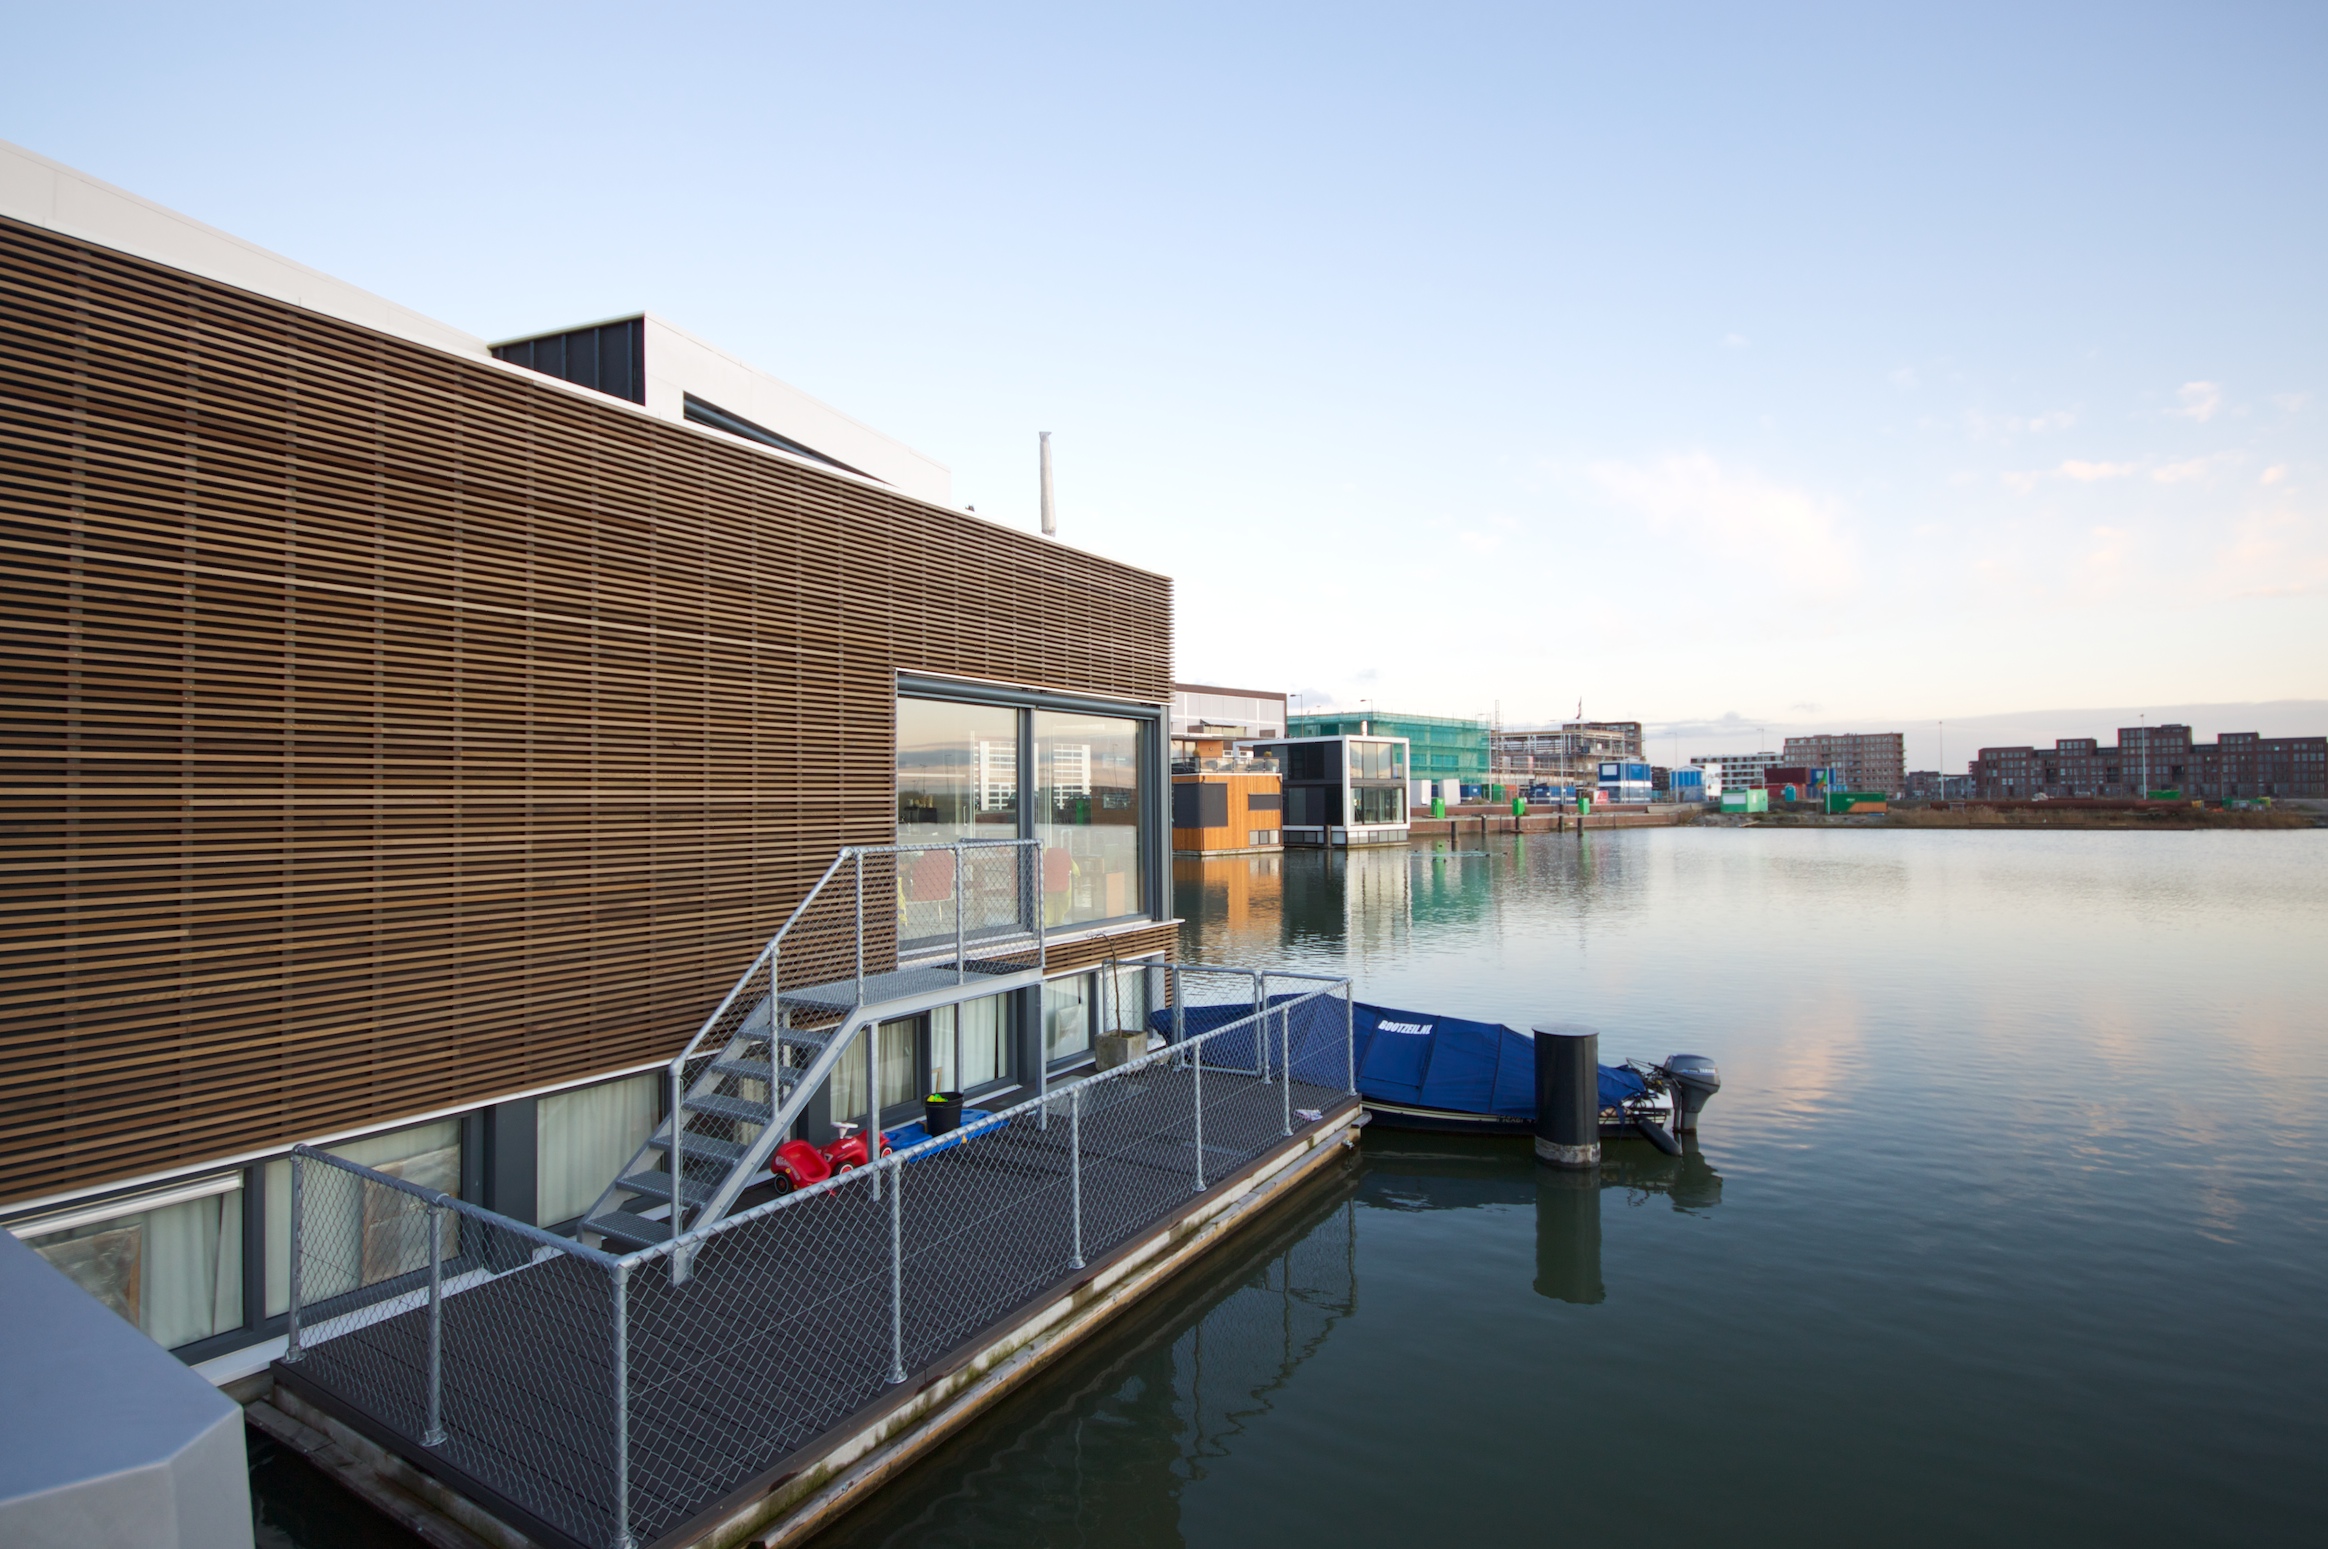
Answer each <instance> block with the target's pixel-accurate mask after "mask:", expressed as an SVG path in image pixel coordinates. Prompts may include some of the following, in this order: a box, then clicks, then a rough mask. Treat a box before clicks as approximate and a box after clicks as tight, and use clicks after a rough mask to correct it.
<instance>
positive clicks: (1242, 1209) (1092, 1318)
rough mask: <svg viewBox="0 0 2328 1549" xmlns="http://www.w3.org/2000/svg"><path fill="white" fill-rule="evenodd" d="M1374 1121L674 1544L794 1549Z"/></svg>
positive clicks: (1304, 1140) (1332, 1127) (1313, 1139)
mask: <svg viewBox="0 0 2328 1549" xmlns="http://www.w3.org/2000/svg"><path fill="white" fill-rule="evenodd" d="M1365 1123H1366V1114H1365V1111H1364V1109H1363V1108H1362V1107H1360V1106H1359V1104H1357V1103H1356V1102H1355V1101H1348V1102H1346V1103H1345V1105H1344V1106H1343V1107H1341V1108H1338V1109H1336V1110H1334V1111H1333V1112H1331V1113H1329V1114H1328V1115H1327V1120H1326V1123H1325V1124H1323V1125H1321V1126H1320V1127H1319V1128H1317V1129H1316V1130H1314V1131H1312V1132H1311V1133H1309V1134H1308V1135H1305V1136H1299V1137H1296V1138H1295V1139H1294V1140H1293V1141H1290V1142H1288V1143H1287V1145H1286V1146H1285V1147H1284V1148H1282V1149H1281V1150H1280V1151H1278V1152H1277V1153H1275V1154H1274V1155H1272V1156H1271V1157H1268V1158H1265V1159H1264V1160H1263V1162H1262V1164H1261V1165H1260V1166H1259V1167H1257V1168H1256V1169H1255V1170H1254V1171H1253V1172H1252V1173H1250V1174H1249V1175H1247V1176H1246V1177H1245V1178H1244V1179H1242V1180H1240V1181H1239V1182H1237V1183H1235V1184H1232V1185H1230V1186H1228V1187H1225V1188H1223V1189H1220V1190H1219V1191H1218V1192H1210V1193H1207V1194H1205V1195H1203V1196H1201V1197H1199V1198H1198V1199H1197V1200H1195V1201H1194V1202H1193V1204H1192V1208H1190V1209H1189V1210H1188V1211H1187V1212H1185V1213H1184V1214H1182V1215H1180V1216H1178V1217H1177V1218H1175V1219H1173V1220H1171V1221H1167V1222H1165V1223H1163V1224H1162V1225H1160V1226H1158V1227H1157V1228H1155V1229H1154V1230H1153V1231H1151V1232H1150V1233H1149V1234H1148V1235H1147V1236H1146V1237H1144V1238H1141V1239H1139V1240H1137V1241H1136V1242H1135V1243H1133V1244H1131V1245H1129V1246H1128V1247H1127V1248H1126V1249H1122V1250H1118V1252H1117V1253H1116V1254H1115V1255H1113V1256H1112V1258H1111V1261H1110V1262H1109V1263H1108V1264H1107V1265H1106V1266H1105V1267H1104V1268H1103V1269H1101V1270H1100V1271H1099V1272H1098V1273H1096V1274H1094V1275H1092V1276H1091V1277H1090V1278H1089V1279H1087V1280H1081V1281H1078V1282H1077V1283H1076V1284H1075V1286H1074V1287H1073V1288H1072V1289H1071V1290H1069V1291H1068V1292H1066V1293H1065V1294H1063V1295H1061V1296H1059V1297H1057V1298H1055V1299H1054V1300H1052V1301H1050V1302H1048V1303H1046V1304H1045V1305H1043V1306H1042V1307H1040V1308H1038V1309H1037V1310H1035V1311H1034V1312H1033V1313H1031V1314H1029V1315H1028V1316H1027V1317H1026V1318H1024V1319H1022V1320H1020V1321H1019V1322H1018V1323H1017V1324H1016V1325H1014V1326H1013V1327H1012V1328H1010V1329H1009V1330H1007V1331H1005V1332H1004V1333H1002V1334H1000V1335H997V1336H996V1337H995V1338H993V1339H992V1340H990V1341H988V1342H987V1343H986V1344H985V1345H984V1346H983V1347H982V1348H980V1349H979V1350H978V1351H976V1352H975V1353H974V1354H972V1355H971V1356H970V1357H969V1359H967V1360H965V1361H963V1362H961V1363H960V1364H958V1365H956V1366H955V1367H954V1368H953V1369H952V1370H951V1371H949V1372H948V1373H947V1374H946V1375H944V1376H942V1377H939V1378H937V1379H935V1380H932V1381H930V1382H928V1383H926V1384H924V1385H922V1386H920V1387H919V1388H914V1389H910V1390H907V1391H906V1392H904V1393H903V1394H902V1395H901V1396H900V1398H899V1400H898V1401H897V1403H895V1404H894V1405H892V1406H890V1407H889V1408H887V1409H886V1410H884V1411H883V1412H882V1413H880V1414H879V1415H877V1416H875V1417H873V1418H872V1419H870V1420H869V1421H868V1422H867V1423H866V1424H864V1425H863V1426H861V1427H860V1428H858V1429H856V1430H854V1431H852V1432H850V1433H848V1434H846V1435H844V1436H842V1437H840V1438H838V1439H836V1440H835V1442H834V1443H833V1445H832V1446H830V1447H829V1448H828V1449H826V1451H825V1452H824V1454H823V1455H822V1456H821V1457H819V1458H816V1459H813V1460H810V1461H809V1462H807V1463H806V1464H805V1465H804V1466H802V1467H799V1468H797V1469H794V1470H792V1471H791V1472H789V1473H788V1474H787V1475H786V1476H785V1478H784V1479H782V1480H781V1481H779V1482H778V1483H777V1484H776V1485H775V1486H774V1487H773V1488H772V1489H770V1490H769V1491H768V1492H767V1493H766V1494H764V1495H762V1496H760V1497H759V1498H758V1499H756V1500H753V1501H751V1502H749V1503H747V1504H745V1505H743V1506H741V1507H739V1508H738V1509H736V1510H735V1511H734V1512H732V1513H731V1514H730V1515H729V1516H727V1517H726V1518H725V1519H723V1520H722V1521H720V1522H719V1523H718V1524H717V1525H716V1526H714V1527H712V1528H711V1529H710V1530H709V1531H707V1532H702V1533H699V1534H697V1535H695V1536H693V1537H689V1538H684V1539H665V1540H663V1542H664V1544H666V1545H673V1544H677V1545H684V1546H685V1549H742V1546H745V1545H751V1546H755V1549H789V1546H791V1545H796V1544H799V1543H802V1542H804V1541H805V1540H806V1539H808V1538H809V1537H811V1536H813V1535H814V1534H816V1533H818V1532H820V1531H822V1530H823V1529H824V1528H826V1527H828V1526H830V1525H831V1524H832V1523H833V1522H834V1521H835V1520H837V1519H838V1518H840V1517H841V1516H843V1515H844V1514H846V1513H847V1512H848V1511H849V1510H851V1509H852V1508H854V1507H856V1506H858V1505H860V1504H862V1503H863V1502H864V1501H865V1500H866V1499H867V1498H868V1497H869V1496H870V1495H871V1494H872V1492H873V1491H874V1490H876V1489H877V1488H879V1486H881V1485H882V1484H884V1483H886V1482H887V1481H888V1480H889V1479H890V1478H892V1477H894V1476H895V1475H896V1474H897V1473H899V1472H900V1471H902V1470H903V1469H905V1468H906V1467H908V1466H909V1465H910V1464H912V1463H913V1462H915V1461H916V1460H918V1459H919V1458H920V1457H922V1456H923V1455H924V1454H925V1453H927V1452H928V1451H930V1450H931V1449H932V1448H934V1447H935V1446H937V1445H938V1444H939V1443H940V1442H942V1441H944V1440H946V1439H947V1438H948V1437H950V1436H952V1435H953V1434H954V1433H955V1432H957V1431H959V1430H960V1429H961V1428H962V1427H963V1426H964V1425H966V1424H968V1423H969V1422H970V1421H971V1420H972V1419H974V1418H976V1417H977V1416H978V1415H980V1414H982V1413H984V1412H985V1411H986V1410H988V1409H990V1408H992V1407H993V1406H994V1405H995V1404H996V1403H997V1402H999V1401H1000V1400H1001V1399H1003V1398H1004V1397H1005V1396H1007V1395H1009V1394H1010V1393H1012V1392H1015V1391H1016V1390H1017V1389H1018V1388H1019V1387H1021V1386H1022V1385H1024V1384H1025V1383H1026V1382H1027V1381H1028V1379H1030V1378H1031V1377H1033V1376H1034V1375H1035V1374H1036V1373H1037V1372H1039V1371H1041V1370H1042V1369H1043V1368H1045V1367H1046V1366H1048V1365H1050V1364H1051V1362H1053V1361H1054V1360H1056V1359H1058V1358H1059V1357H1060V1356H1062V1355H1064V1354H1066V1353H1067V1352H1068V1351H1069V1350H1071V1349H1072V1348H1074V1347H1075V1346H1076V1345H1077V1344H1079V1343H1080V1342H1081V1341H1082V1340H1083V1339H1085V1338H1086V1337H1088V1336H1089V1335H1091V1334H1094V1333H1096V1332H1099V1331H1100V1330H1102V1329H1104V1328H1105V1327H1106V1326H1107V1325H1108V1324H1109V1322H1110V1321H1111V1320H1112V1319H1113V1317H1114V1315H1115V1314H1116V1313H1117V1312H1118V1310H1119V1309H1121V1308H1123V1307H1125V1306H1127V1305H1128V1304H1130V1303H1132V1302H1135V1301H1138V1300H1139V1299H1140V1298H1142V1297H1144V1296H1146V1295H1148V1294H1149V1293H1150V1292H1152V1291H1154V1290H1156V1289H1157V1288H1159V1287H1160V1286H1161V1285H1162V1284H1163V1283H1164V1282H1165V1281H1166V1280H1168V1279H1170V1278H1171V1277H1172V1276H1173V1275H1175V1274H1177V1273H1178V1272H1179V1271H1180V1270H1182V1269H1184V1268H1186V1267H1187V1266H1188V1265H1190V1264H1191V1263H1193V1262H1195V1261H1196V1260H1197V1259H1199V1258H1201V1257H1202V1256H1203V1255H1204V1254H1205V1253H1206V1252H1207V1251H1208V1250H1210V1249H1211V1248H1213V1247H1215V1246H1217V1245H1218V1244H1219V1243H1220V1242H1221V1241H1222V1240H1223V1239H1224V1238H1226V1237H1227V1236H1228V1235H1229V1234H1230V1233H1232V1232H1234V1231H1235V1230H1237V1228H1239V1227H1240V1226H1243V1225H1245V1224H1246V1223H1247V1222H1249V1221H1251V1220H1253V1219H1254V1218H1256V1217H1257V1216H1259V1215H1261V1214H1262V1213H1263V1212H1265V1211H1267V1210H1268V1209H1269V1208H1270V1207H1271V1206H1273V1205H1275V1204H1277V1203H1278V1202H1279V1201H1280V1200H1282V1199H1283V1198H1285V1196H1286V1195H1287V1194H1289V1193H1290V1192H1291V1191H1293V1190H1295V1189H1297V1188H1299V1187H1300V1186H1301V1185H1302V1184H1303V1183H1305V1182H1307V1181H1308V1180H1309V1179H1310V1178H1312V1177H1314V1176H1316V1175H1317V1174H1318V1173H1319V1172H1321V1171H1323V1170H1324V1169H1325V1168H1327V1167H1329V1166H1332V1165H1333V1164H1334V1163H1335V1162H1337V1161H1339V1160H1341V1159H1343V1158H1344V1157H1346V1156H1347V1154H1348V1152H1349V1150H1350V1148H1351V1147H1353V1146H1354V1145H1356V1143H1357V1139H1358V1131H1359V1129H1360V1128H1361V1127H1363V1126H1364V1125H1365Z"/></svg>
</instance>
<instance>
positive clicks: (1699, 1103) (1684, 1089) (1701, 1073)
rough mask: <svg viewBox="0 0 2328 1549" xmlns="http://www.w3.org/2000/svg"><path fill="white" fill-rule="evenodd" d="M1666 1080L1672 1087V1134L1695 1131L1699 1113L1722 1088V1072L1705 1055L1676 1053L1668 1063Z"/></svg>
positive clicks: (1669, 1058)
mask: <svg viewBox="0 0 2328 1549" xmlns="http://www.w3.org/2000/svg"><path fill="white" fill-rule="evenodd" d="M1665 1079H1666V1080H1667V1081H1669V1082H1671V1083H1672V1085H1673V1132H1674V1133H1675V1134H1677V1135H1680V1134H1686V1133H1689V1132H1692V1131H1694V1130H1696V1128H1697V1116H1698V1110H1699V1109H1700V1108H1703V1107H1704V1106H1705V1105H1706V1099H1707V1098H1709V1097H1711V1096H1713V1095H1714V1094H1715V1093H1716V1092H1719V1091H1720V1090H1721V1089H1722V1073H1721V1072H1720V1071H1718V1070H1716V1069H1714V1062H1713V1061H1712V1060H1709V1059H1707V1058H1706V1057H1705V1056H1704V1055H1702V1054H1675V1055H1672V1056H1669V1057H1668V1058H1667V1059H1666V1061H1665Z"/></svg>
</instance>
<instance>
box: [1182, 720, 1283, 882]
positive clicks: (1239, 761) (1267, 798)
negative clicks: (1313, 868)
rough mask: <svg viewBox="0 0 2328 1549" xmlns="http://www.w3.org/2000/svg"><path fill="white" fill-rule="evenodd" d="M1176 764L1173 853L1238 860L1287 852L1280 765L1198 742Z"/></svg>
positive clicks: (1190, 743) (1205, 740)
mask: <svg viewBox="0 0 2328 1549" xmlns="http://www.w3.org/2000/svg"><path fill="white" fill-rule="evenodd" d="M1185 745H1186V746H1187V747H1189V748H1190V749H1192V751H1191V753H1190V754H1189V756H1186V757H1176V758H1174V759H1173V761H1172V850H1173V853H1174V854H1176V855H1237V854H1250V853H1259V852H1267V851H1274V850H1278V849H1282V848H1283V847H1284V833H1283V830H1284V827H1285V789H1284V783H1283V781H1282V779H1281V778H1280V772H1279V770H1278V767H1277V763H1276V761H1275V760H1273V759H1269V758H1255V757H1253V756H1252V755H1250V754H1248V753H1240V752H1236V751H1233V750H1231V749H1230V748H1229V746H1228V744H1227V743H1226V742H1224V741H1222V740H1220V739H1217V738H1195V739H1191V740H1189V741H1188V742H1187V743H1186V744H1185Z"/></svg>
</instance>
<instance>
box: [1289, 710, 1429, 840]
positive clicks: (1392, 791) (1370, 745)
mask: <svg viewBox="0 0 2328 1549" xmlns="http://www.w3.org/2000/svg"><path fill="white" fill-rule="evenodd" d="M1251 750H1252V752H1253V753H1254V754H1255V755H1256V756H1259V757H1264V758H1269V759H1272V760H1274V761H1275V762H1276V763H1277V765H1278V766H1279V767H1280V768H1281V769H1283V770H1284V771H1285V775H1284V778H1285V829H1284V835H1285V838H1284V842H1285V843H1286V845H1288V846H1289V847H1296V848H1313V849H1314V848H1321V847H1322V848H1332V847H1336V846H1345V847H1346V846H1350V845H1367V844H1404V843H1405V842H1406V838H1407V829H1408V823H1407V767H1408V765H1407V739H1406V738H1404V737H1379V736H1356V735H1352V736H1339V737H1288V738H1285V739H1282V740H1280V741H1276V742H1256V743H1253V744H1252V745H1251Z"/></svg>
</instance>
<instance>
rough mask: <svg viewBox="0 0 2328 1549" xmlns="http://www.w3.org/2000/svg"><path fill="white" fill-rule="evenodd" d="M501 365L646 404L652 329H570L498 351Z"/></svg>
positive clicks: (625, 323) (627, 325)
mask: <svg viewBox="0 0 2328 1549" xmlns="http://www.w3.org/2000/svg"><path fill="white" fill-rule="evenodd" d="M493 357H494V359H496V360H505V361H508V362H509V363H510V364H511V365H513V366H523V367H525V368H526V369H527V370H528V371H539V372H540V373H541V374H542V375H544V376H554V377H556V378H557V379H558V380H559V381H561V382H571V383H573V384H574V385H575V386H576V387H587V388H589V389H590V390H591V391H593V392H600V393H606V394H608V395H609V396H611V397H615V398H625V399H628V400H629V401H630V402H632V403H645V402H646V401H647V367H646V358H647V324H646V319H644V318H640V317H629V318H624V319H623V320H622V321H621V322H619V323H601V324H599V325H598V326H597V327H595V328H571V329H568V330H567V331H566V332H564V333H548V334H543V335H541V336H540V337H539V338H534V339H519V340H517V341H515V342H514V343H510V344H497V345H495V346H494V347H493Z"/></svg>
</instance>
